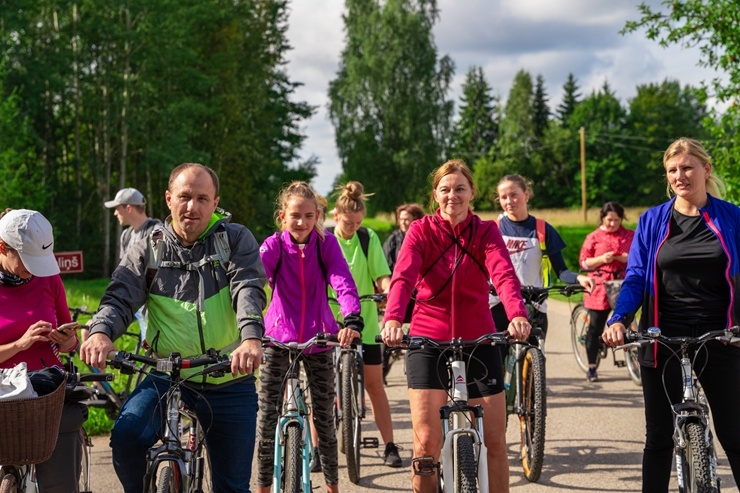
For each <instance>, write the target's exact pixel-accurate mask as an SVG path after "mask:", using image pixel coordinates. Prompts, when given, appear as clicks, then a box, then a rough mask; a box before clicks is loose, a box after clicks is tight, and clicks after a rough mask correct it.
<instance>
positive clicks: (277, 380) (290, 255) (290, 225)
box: [257, 182, 363, 493]
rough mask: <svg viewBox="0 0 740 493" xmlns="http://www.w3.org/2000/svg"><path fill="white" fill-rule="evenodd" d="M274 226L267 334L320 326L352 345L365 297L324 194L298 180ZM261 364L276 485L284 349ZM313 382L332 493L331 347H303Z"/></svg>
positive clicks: (260, 431) (264, 484) (263, 422)
mask: <svg viewBox="0 0 740 493" xmlns="http://www.w3.org/2000/svg"><path fill="white" fill-rule="evenodd" d="M278 207H279V210H278V213H277V224H278V226H279V227H280V229H281V231H280V232H279V233H275V234H274V235H273V236H271V237H269V238H267V239H266V240H265V242H264V243H263V244H262V247H261V248H260V254H261V256H262V262H263V263H264V265H265V272H266V273H267V278H268V280H269V283H270V288H272V300H271V302H270V305H269V307H268V308H267V313H266V314H265V335H266V336H270V337H273V338H275V339H278V340H279V341H281V342H290V341H297V342H305V341H306V340H308V339H310V338H311V337H313V336H314V335H316V334H318V333H319V332H328V333H330V334H337V336H338V338H339V342H340V343H342V344H349V343H350V342H351V341H352V340H353V339H354V338H358V337H360V332H361V331H362V327H363V322H362V317H360V315H359V314H360V300H359V297H358V296H357V288H356V287H355V282H354V280H353V279H352V274H351V273H350V271H349V267H348V266H347V262H346V261H345V260H344V257H343V256H342V251H341V250H340V248H339V244H338V243H337V239H336V238H335V237H334V236H332V235H325V234H324V228H323V224H322V223H323V215H320V214H319V199H318V196H317V194H316V193H315V192H314V191H313V189H312V188H311V187H310V186H309V185H308V184H306V183H305V182H293V183H291V184H290V185H289V186H288V187H287V188H285V189H284V190H283V191H282V192H281V193H280V196H279V198H278ZM327 285H330V286H331V287H332V288H333V289H334V290H335V291H336V293H337V300H338V301H339V305H340V307H341V311H342V315H344V324H345V328H343V329H342V330H339V327H338V325H337V322H336V319H335V318H334V315H333V314H332V311H331V309H330V308H329V302H328V299H327V289H326V287H327ZM265 358H266V363H265V364H264V365H262V366H261V367H260V390H259V408H260V412H259V420H258V426H257V440H258V443H259V453H258V460H259V470H258V479H257V482H258V486H259V491H260V492H262V493H267V492H269V491H270V487H271V485H272V473H273V454H274V449H275V427H276V425H277V417H278V416H279V415H280V407H281V399H282V395H281V390H282V383H283V379H284V376H285V373H286V371H287V366H288V357H287V355H286V354H285V350H283V349H279V348H275V347H267V348H265ZM301 359H302V362H303V365H304V368H305V370H306V376H307V379H308V384H309V388H310V394H311V400H312V408H313V416H314V420H315V422H316V423H321V426H316V427H315V428H316V429H317V431H318V433H319V440H320V442H321V449H320V450H319V454H320V458H321V464H322V466H323V471H324V480H325V481H326V488H327V491H329V492H338V491H339V488H338V482H339V475H338V471H337V469H338V459H337V434H336V430H335V427H334V407H333V406H334V400H335V397H336V389H335V387H334V363H333V360H332V352H331V350H330V349H318V348H315V349H314V350H313V351H311V350H309V351H306V352H305V353H304V354H303V355H302V356H301Z"/></svg>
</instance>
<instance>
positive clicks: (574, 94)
mask: <svg viewBox="0 0 740 493" xmlns="http://www.w3.org/2000/svg"><path fill="white" fill-rule="evenodd" d="M578 89H579V88H578V81H576V78H575V77H574V76H573V73H569V74H568V79H567V80H566V81H565V84H563V100H562V101H561V103H560V104H559V105H558V108H557V111H556V114H557V118H558V120H560V124H561V125H562V126H564V127H565V126H568V119H569V118H570V115H572V114H573V111H575V109H576V106H577V105H578V103H579V102H580V101H581V93H580V92H578Z"/></svg>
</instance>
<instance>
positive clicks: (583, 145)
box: [578, 127, 588, 224]
mask: <svg viewBox="0 0 740 493" xmlns="http://www.w3.org/2000/svg"><path fill="white" fill-rule="evenodd" d="M578 133H579V134H581V209H582V210H583V222H584V224H585V223H586V222H587V221H588V209H587V207H586V128H585V127H581V129H580V130H579V131H578Z"/></svg>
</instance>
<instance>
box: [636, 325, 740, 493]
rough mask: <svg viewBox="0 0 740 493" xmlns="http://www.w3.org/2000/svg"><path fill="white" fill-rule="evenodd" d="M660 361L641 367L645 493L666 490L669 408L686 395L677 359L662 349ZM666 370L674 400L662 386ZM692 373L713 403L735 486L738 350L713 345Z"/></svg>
mask: <svg viewBox="0 0 740 493" xmlns="http://www.w3.org/2000/svg"><path fill="white" fill-rule="evenodd" d="M671 335H673V334H671ZM675 335H678V334H675ZM707 354H708V355H709V358H707ZM658 361H659V365H658V368H652V367H651V368H647V367H645V366H642V368H641V369H640V370H641V374H642V392H643V395H644V396H645V422H646V438H645V450H644V453H643V457H642V491H643V493H664V492H665V493H667V492H668V482H669V480H670V476H671V465H672V463H673V413H672V411H671V406H670V404H671V403H676V402H680V401H681V397H682V378H681V365H680V364H679V360H678V359H677V358H674V357H669V356H667V354H665V353H664V348H661V351H660V353H659V355H658ZM705 365H706V366H705ZM664 366H665V367H666V368H665V383H666V387H667V388H668V395H669V396H670V400H669V399H667V398H666V391H665V389H664V388H663V367H664ZM702 369H703V370H702ZM694 371H695V372H696V373H697V374H699V382H700V383H701V386H702V389H704V394H705V395H706V397H707V400H708V401H709V407H710V410H711V411H710V417H711V420H712V422H713V423H714V427H715V430H716V431H717V440H718V441H719V442H720V443H721V444H722V448H723V449H724V451H725V454H726V455H727V460H728V461H729V463H730V467H731V468H732V475H733V477H734V478H735V482H736V483H737V484H739V485H740V426H738V424H737V415H738V410H739V409H740V348H739V347H734V346H723V345H722V344H721V343H719V342H717V341H711V342H709V343H708V344H707V345H706V346H705V349H702V350H701V351H698V352H697V354H696V359H695V361H694Z"/></svg>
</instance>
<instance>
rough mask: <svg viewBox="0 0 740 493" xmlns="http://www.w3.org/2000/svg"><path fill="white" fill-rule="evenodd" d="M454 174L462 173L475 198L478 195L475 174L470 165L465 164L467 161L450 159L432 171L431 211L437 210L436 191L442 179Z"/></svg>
mask: <svg viewBox="0 0 740 493" xmlns="http://www.w3.org/2000/svg"><path fill="white" fill-rule="evenodd" d="M453 173H460V174H461V175H463V176H464V177H465V179H466V180H468V184H469V185H470V189H471V190H472V191H473V196H475V195H477V190H476V188H475V182H474V181H473V172H472V171H470V168H468V165H467V164H465V161H463V160H462V159H450V160H449V161H447V162H446V163H444V164H443V165H442V166H440V167H439V168H437V169H435V170H434V171H432V174H431V175H430V176H431V179H432V196H431V197H430V199H429V206H430V209H431V210H434V209H436V204H435V203H434V190H436V189H437V185H439V182H440V181H442V178H444V177H445V176H447V175H451V174H453Z"/></svg>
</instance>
